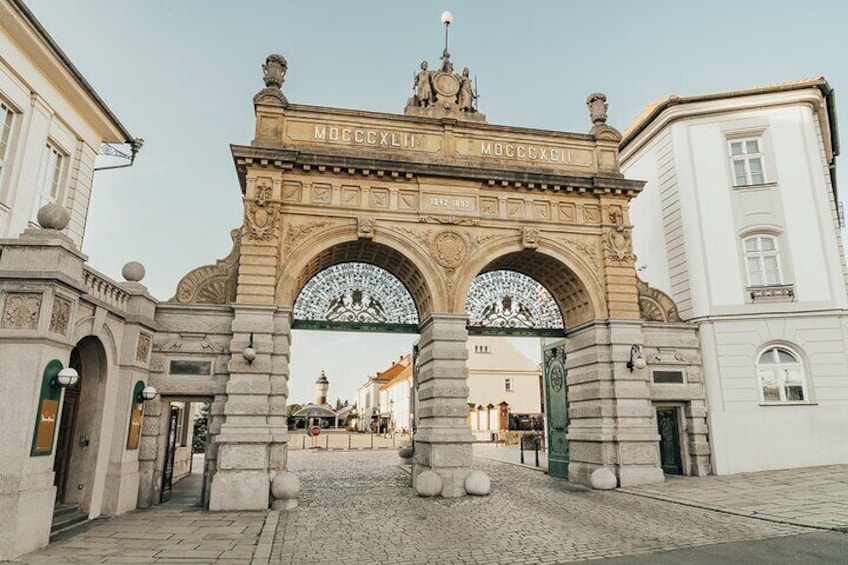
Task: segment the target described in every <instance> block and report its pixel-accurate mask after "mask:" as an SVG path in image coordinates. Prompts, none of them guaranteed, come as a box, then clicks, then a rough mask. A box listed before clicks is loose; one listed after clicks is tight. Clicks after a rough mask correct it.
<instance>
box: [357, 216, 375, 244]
mask: <svg viewBox="0 0 848 565" xmlns="http://www.w3.org/2000/svg"><path fill="white" fill-rule="evenodd" d="M376 223H377V221H376V220H375V219H374V218H371V217H366V218H359V219H358V220H357V221H356V236H357V237H359V238H360V239H374V225H375V224H376Z"/></svg>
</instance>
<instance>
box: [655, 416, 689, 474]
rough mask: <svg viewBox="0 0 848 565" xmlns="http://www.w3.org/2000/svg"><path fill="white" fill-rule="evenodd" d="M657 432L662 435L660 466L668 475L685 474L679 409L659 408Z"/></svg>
mask: <svg viewBox="0 0 848 565" xmlns="http://www.w3.org/2000/svg"><path fill="white" fill-rule="evenodd" d="M657 431H658V432H659V434H660V466H661V467H662V470H663V472H664V473H666V474H668V475H682V474H683V458H682V457H681V455H680V429H679V425H678V417H677V408H657Z"/></svg>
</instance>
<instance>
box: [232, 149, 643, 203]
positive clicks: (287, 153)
mask: <svg viewBox="0 0 848 565" xmlns="http://www.w3.org/2000/svg"><path fill="white" fill-rule="evenodd" d="M230 149H231V150H232V153H233V160H234V162H235V165H236V170H237V172H238V177H239V183H240V184H241V190H242V193H244V191H245V189H246V170H247V167H249V166H250V167H268V168H276V169H283V170H291V169H294V168H299V169H302V170H307V171H309V170H316V171H318V172H322V173H337V174H345V175H364V176H370V175H373V176H375V177H383V176H388V178H406V179H411V178H413V177H415V176H427V177H444V178H452V179H463V180H473V181H478V182H481V183H484V184H488V185H489V186H501V187H504V188H506V187H509V188H527V189H538V190H552V191H564V192H583V193H586V192H588V193H592V194H619V195H626V196H628V197H631V198H632V197H634V196H636V195H637V194H638V193H639V192H640V191H641V190H642V186H644V182H642V181H635V180H628V179H625V178H623V176H621V175H614V176H613V175H609V176H607V175H585V176H578V175H569V174H556V173H551V172H539V171H534V170H531V169H529V168H521V167H510V168H508V169H507V168H503V167H493V166H485V165H481V164H480V163H477V162H475V163H474V164H471V163H464V162H462V161H461V160H459V159H457V160H456V161H455V162H454V163H437V162H433V161H428V160H426V159H416V158H413V157H409V158H405V159H390V158H386V159H375V158H365V157H361V156H356V155H355V151H350V150H348V151H345V150H343V149H336V148H334V150H333V151H332V152H322V151H316V150H309V151H304V150H297V149H292V148H286V147H280V148H273V147H253V146H244V145H231V146H230Z"/></svg>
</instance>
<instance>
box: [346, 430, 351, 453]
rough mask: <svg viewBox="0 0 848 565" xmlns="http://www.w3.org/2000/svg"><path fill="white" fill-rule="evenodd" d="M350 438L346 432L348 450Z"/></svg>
mask: <svg viewBox="0 0 848 565" xmlns="http://www.w3.org/2000/svg"><path fill="white" fill-rule="evenodd" d="M350 438H351V435H350V434H347V448H348V450H350Z"/></svg>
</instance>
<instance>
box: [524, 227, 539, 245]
mask: <svg viewBox="0 0 848 565" xmlns="http://www.w3.org/2000/svg"><path fill="white" fill-rule="evenodd" d="M521 247H522V248H523V249H536V248H538V247H539V228H528V227H523V228H521Z"/></svg>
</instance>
